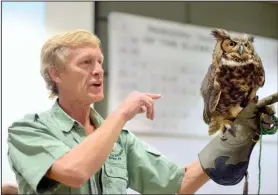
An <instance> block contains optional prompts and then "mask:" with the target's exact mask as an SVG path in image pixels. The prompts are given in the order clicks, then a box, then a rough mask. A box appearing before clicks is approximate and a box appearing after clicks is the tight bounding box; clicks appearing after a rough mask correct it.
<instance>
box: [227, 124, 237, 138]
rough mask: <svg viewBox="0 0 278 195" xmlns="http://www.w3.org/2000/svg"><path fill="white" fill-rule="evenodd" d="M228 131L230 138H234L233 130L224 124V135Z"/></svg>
mask: <svg viewBox="0 0 278 195" xmlns="http://www.w3.org/2000/svg"><path fill="white" fill-rule="evenodd" d="M226 131H228V132H229V133H230V134H231V135H232V136H234V137H236V132H235V130H233V129H232V127H231V125H228V124H225V125H224V133H225V132H226Z"/></svg>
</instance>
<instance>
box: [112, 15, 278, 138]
mask: <svg viewBox="0 0 278 195" xmlns="http://www.w3.org/2000/svg"><path fill="white" fill-rule="evenodd" d="M212 28H214V27H212ZM212 28H207V27H202V26H195V25H189V24H180V23H176V22H171V21H165V20H161V19H156V18H149V17H143V16H137V15H131V14H126V13H119V12H112V13H111V14H110V15H109V19H108V48H109V49H108V55H109V62H108V65H109V68H108V75H109V79H108V80H109V83H108V87H109V89H108V90H109V98H108V110H109V112H111V111H112V110H114V109H115V108H116V107H117V106H118V105H119V104H120V103H121V102H122V101H123V100H124V98H125V97H126V96H127V95H128V94H129V93H130V92H132V91H133V90H138V91H141V92H152V93H161V94H162V98H161V99H159V100H157V101H156V102H155V120H154V121H149V120H147V119H146V117H145V116H144V115H138V116H136V117H135V118H134V119H133V120H132V121H129V122H128V123H127V124H126V128H128V129H130V130H131V131H133V132H137V133H140V132H144V133H150V132H151V133H157V134H167V135H170V134H175V135H193V136H208V134H207V128H208V127H207V125H206V124H205V123H204V122H203V119H202V112H203V102H202V101H203V100H202V98H201V96H200V86H201V81H202V79H203V77H204V75H205V73H206V71H207V69H208V66H209V64H210V63H211V58H212V50H213V47H214V44H215V40H214V38H213V37H212V36H211V35H210V31H211V29H212ZM232 33H234V34H237V33H236V32H232ZM255 47H256V49H257V51H258V53H259V54H260V56H261V57H262V60H263V62H264V64H265V69H266V83H265V87H264V88H263V89H260V91H259V95H261V96H267V95H269V94H271V93H273V92H275V91H277V66H278V65H277V63H278V57H277V55H278V41H277V40H273V39H269V38H263V37H258V36H255ZM271 137H272V138H270V139H271V140H274V141H275V140H277V136H271ZM273 137H274V138H273ZM265 139H266V138H265Z"/></svg>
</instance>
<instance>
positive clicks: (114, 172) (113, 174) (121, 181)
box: [103, 163, 128, 194]
mask: <svg viewBox="0 0 278 195" xmlns="http://www.w3.org/2000/svg"><path fill="white" fill-rule="evenodd" d="M103 182H104V185H105V187H106V190H105V191H107V192H105V193H107V194H126V193H127V191H126V189H127V186H128V171H127V169H126V167H124V166H120V165H117V164H110V163H105V164H104V177H103Z"/></svg>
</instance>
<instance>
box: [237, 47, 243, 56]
mask: <svg viewBox="0 0 278 195" xmlns="http://www.w3.org/2000/svg"><path fill="white" fill-rule="evenodd" d="M243 50H244V48H243V45H240V46H239V49H238V53H239V54H240V55H242V54H243Z"/></svg>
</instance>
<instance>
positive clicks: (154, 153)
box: [144, 145, 161, 157]
mask: <svg viewBox="0 0 278 195" xmlns="http://www.w3.org/2000/svg"><path fill="white" fill-rule="evenodd" d="M144 147H145V150H146V152H147V153H148V154H150V155H152V156H155V157H160V156H161V153H160V152H159V151H158V150H157V149H155V148H153V147H151V146H149V145H144Z"/></svg>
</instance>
